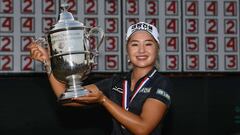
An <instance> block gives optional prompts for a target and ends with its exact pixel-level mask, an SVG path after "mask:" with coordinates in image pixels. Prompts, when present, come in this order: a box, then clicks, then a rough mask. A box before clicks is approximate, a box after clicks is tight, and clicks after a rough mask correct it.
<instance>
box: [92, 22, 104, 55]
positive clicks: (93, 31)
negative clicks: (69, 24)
mask: <svg viewBox="0 0 240 135" xmlns="http://www.w3.org/2000/svg"><path fill="white" fill-rule="evenodd" d="M96 33H100V36H99V37H100V41H99V43H98V44H97V46H96V48H95V49H96V51H98V49H99V47H100V46H101V44H102V42H103V39H104V36H105V34H104V31H103V29H102V28H100V27H99V26H97V27H93V28H91V29H90V31H89V36H94V35H96Z"/></svg>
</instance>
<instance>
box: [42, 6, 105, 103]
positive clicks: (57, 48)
mask: <svg viewBox="0 0 240 135" xmlns="http://www.w3.org/2000/svg"><path fill="white" fill-rule="evenodd" d="M67 7H68V5H67V4H62V5H61V8H62V11H61V13H60V16H59V20H58V22H57V23H56V24H55V25H54V26H53V27H52V28H51V30H50V31H49V33H48V34H47V43H48V45H49V48H50V60H51V68H52V73H53V75H54V77H55V78H56V79H57V80H59V81H60V82H64V83H66V84H67V89H66V90H65V92H64V93H63V94H62V95H61V96H60V97H59V99H58V100H59V102H61V103H67V102H71V98H73V97H79V96H83V95H85V94H87V93H88V90H86V89H84V88H83V87H82V85H81V84H82V81H83V80H84V79H85V78H86V77H87V75H88V74H89V73H90V72H91V69H92V67H93V65H94V64H95V63H94V58H95V56H97V54H98V49H99V47H100V45H101V44H102V41H103V38H104V31H103V30H102V29H101V28H100V27H86V26H84V25H83V23H81V22H79V21H76V20H74V18H73V16H72V14H71V13H70V12H68V11H67ZM91 36H98V37H99V43H98V45H97V46H96V48H90V45H89V38H90V37H91Z"/></svg>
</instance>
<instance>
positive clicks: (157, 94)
mask: <svg viewBox="0 0 240 135" xmlns="http://www.w3.org/2000/svg"><path fill="white" fill-rule="evenodd" d="M155 83H156V85H155V87H154V88H153V90H152V91H151V93H150V95H149V98H154V99H157V100H159V101H161V102H163V103H165V104H166V105H167V106H168V107H169V106H170V105H171V95H172V83H171V82H170V80H169V79H168V78H161V79H158V80H157V81H156V82H155Z"/></svg>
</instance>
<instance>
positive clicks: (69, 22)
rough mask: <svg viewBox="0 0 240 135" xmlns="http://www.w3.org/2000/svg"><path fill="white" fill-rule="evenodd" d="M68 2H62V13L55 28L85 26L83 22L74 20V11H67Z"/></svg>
mask: <svg viewBox="0 0 240 135" xmlns="http://www.w3.org/2000/svg"><path fill="white" fill-rule="evenodd" d="M67 8H68V4H66V3H64V4H61V13H60V17H59V20H58V22H57V23H56V24H55V25H54V27H53V29H52V30H51V31H53V30H57V29H62V28H69V27H84V25H83V23H81V22H79V21H76V20H74V17H73V15H72V13H70V12H68V11H67Z"/></svg>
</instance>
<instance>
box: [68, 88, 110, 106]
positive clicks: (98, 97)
mask: <svg viewBox="0 0 240 135" xmlns="http://www.w3.org/2000/svg"><path fill="white" fill-rule="evenodd" d="M88 91H89V93H88V94H86V95H84V96H80V97H76V98H72V101H73V102H75V103H79V104H93V103H100V104H102V103H103V102H104V101H105V98H106V97H105V95H104V94H103V93H102V91H100V90H97V89H88Z"/></svg>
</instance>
